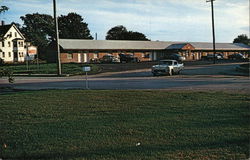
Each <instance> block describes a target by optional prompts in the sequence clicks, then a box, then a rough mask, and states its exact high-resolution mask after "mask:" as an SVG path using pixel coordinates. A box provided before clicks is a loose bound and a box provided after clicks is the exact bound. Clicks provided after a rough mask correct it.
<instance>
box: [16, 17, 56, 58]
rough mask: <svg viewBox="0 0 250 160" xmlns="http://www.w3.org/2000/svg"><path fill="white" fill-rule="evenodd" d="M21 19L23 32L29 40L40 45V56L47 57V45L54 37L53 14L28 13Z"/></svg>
mask: <svg viewBox="0 0 250 160" xmlns="http://www.w3.org/2000/svg"><path fill="white" fill-rule="evenodd" d="M21 20H23V26H22V28H21V32H22V33H23V34H24V36H25V38H26V39H27V41H29V42H32V44H33V45H36V46H38V53H39V57H40V58H41V59H46V55H45V51H46V47H47V46H48V44H49V43H50V42H51V40H52V39H53V37H54V30H53V26H54V23H53V18H52V16H50V15H47V14H39V13H34V14H26V15H25V16H22V17H21Z"/></svg>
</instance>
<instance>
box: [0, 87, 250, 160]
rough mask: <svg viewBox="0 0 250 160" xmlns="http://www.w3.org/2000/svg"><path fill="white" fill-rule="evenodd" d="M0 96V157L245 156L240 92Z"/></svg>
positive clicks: (245, 105)
mask: <svg viewBox="0 0 250 160" xmlns="http://www.w3.org/2000/svg"><path fill="white" fill-rule="evenodd" d="M0 99H1V100H0V130H1V132H0V145H1V146H0V158H3V159H58V160H60V159H73V160H92V159H101V160H115V159H148V160H154V159H173V160H174V159H185V160H186V159H187V160H188V159H202V160H204V159H213V160H216V159H218V160H223V159H225V160H229V159H247V158H249V102H250V98H249V95H248V94H233V93H224V92H212V93H211V92H191V91H190V92H188V91H185V92H181V91H179V92H167V91H102V90H100V91H83V90H49V91H27V92H19V93H6V94H2V95H0ZM137 143H140V145H136V144H137Z"/></svg>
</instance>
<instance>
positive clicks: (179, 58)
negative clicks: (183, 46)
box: [164, 54, 186, 62]
mask: <svg viewBox="0 0 250 160" xmlns="http://www.w3.org/2000/svg"><path fill="white" fill-rule="evenodd" d="M164 59H170V60H176V61H179V62H182V61H185V60H186V58H185V57H183V56H181V55H179V54H169V55H166V56H164Z"/></svg>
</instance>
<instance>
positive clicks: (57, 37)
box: [53, 0, 62, 76]
mask: <svg viewBox="0 0 250 160" xmlns="http://www.w3.org/2000/svg"><path fill="white" fill-rule="evenodd" d="M53 6H54V23H55V33H56V37H55V38H56V50H57V74H58V75H59V76H60V75H62V68H61V58H60V46H59V33H58V20H57V16H56V0H53Z"/></svg>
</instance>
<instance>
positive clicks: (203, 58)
mask: <svg viewBox="0 0 250 160" xmlns="http://www.w3.org/2000/svg"><path fill="white" fill-rule="evenodd" d="M214 58H215V59H216V60H222V59H224V56H223V54H220V53H216V54H215V55H214V54H207V56H202V57H201V59H202V60H213V59H214Z"/></svg>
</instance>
